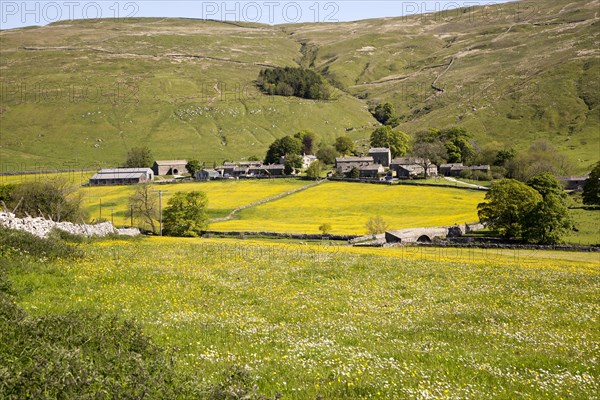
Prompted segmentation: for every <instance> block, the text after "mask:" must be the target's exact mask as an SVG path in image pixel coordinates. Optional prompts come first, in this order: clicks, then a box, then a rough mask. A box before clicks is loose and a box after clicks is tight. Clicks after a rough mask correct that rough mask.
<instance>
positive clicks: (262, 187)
mask: <svg viewBox="0 0 600 400" xmlns="http://www.w3.org/2000/svg"><path fill="white" fill-rule="evenodd" d="M309 183H310V182H306V181H300V180H296V179H274V180H261V181H249V180H246V181H244V180H227V181H216V182H190V183H176V184H161V185H155V186H154V188H153V190H163V191H164V193H163V206H164V207H166V206H167V205H168V204H167V203H168V201H169V198H170V197H171V196H173V195H174V194H175V193H177V192H191V191H193V190H200V191H203V192H205V193H206V195H207V196H208V213H209V216H210V217H211V218H215V217H224V216H226V215H227V214H229V213H230V212H231V211H232V210H233V209H234V208H236V207H240V206H243V205H246V204H251V203H253V202H255V201H258V200H262V199H267V198H269V197H273V196H277V195H278V194H281V193H285V192H288V191H290V190H294V189H296V188H299V187H302V186H305V185H307V184H309ZM80 190H81V192H82V193H83V195H84V201H85V208H86V210H87V211H88V212H89V214H90V218H92V219H98V218H100V203H102V218H105V219H109V220H110V219H111V213H112V219H114V223H115V225H129V224H130V218H129V196H131V194H132V193H133V191H134V190H135V186H101V187H100V186H89V187H82V188H81V189H80Z"/></svg>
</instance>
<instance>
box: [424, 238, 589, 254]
mask: <svg viewBox="0 0 600 400" xmlns="http://www.w3.org/2000/svg"><path fill="white" fill-rule="evenodd" d="M471 239H474V238H469V237H464V238H451V239H446V240H439V241H435V242H434V243H419V244H417V245H418V246H426V247H464V248H474V247H476V248H480V249H519V250H560V251H583V252H600V246H582V245H576V244H556V245H542V244H524V243H506V242H502V240H490V241H489V242H487V241H484V239H476V240H471ZM494 239H495V238H494Z"/></svg>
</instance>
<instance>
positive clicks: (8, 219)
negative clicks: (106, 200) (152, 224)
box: [0, 212, 140, 237]
mask: <svg viewBox="0 0 600 400" xmlns="http://www.w3.org/2000/svg"><path fill="white" fill-rule="evenodd" d="M0 225H2V226H4V227H6V228H10V229H17V230H20V231H25V232H29V233H31V234H33V235H35V236H39V237H47V236H48V234H50V232H51V231H52V229H60V230H61V231H64V232H67V233H70V234H73V235H81V236H86V237H92V236H98V237H103V236H108V235H113V234H116V235H124V236H137V235H139V234H140V230H139V229H137V228H126V229H117V228H115V227H114V226H113V224H111V223H110V222H103V223H100V224H95V225H87V224H74V223H72V222H54V221H51V220H48V219H44V218H40V217H37V218H33V217H25V218H19V217H17V216H15V215H14V214H12V213H7V212H2V213H0Z"/></svg>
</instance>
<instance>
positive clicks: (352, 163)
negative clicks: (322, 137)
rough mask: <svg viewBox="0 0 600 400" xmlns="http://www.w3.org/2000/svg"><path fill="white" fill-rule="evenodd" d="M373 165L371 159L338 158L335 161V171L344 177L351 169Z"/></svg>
mask: <svg viewBox="0 0 600 400" xmlns="http://www.w3.org/2000/svg"><path fill="white" fill-rule="evenodd" d="M373 164H375V160H374V159H373V157H371V156H369V157H339V158H336V159H335V169H336V171H337V172H338V173H339V174H341V175H345V174H347V173H348V172H350V171H351V170H352V168H358V169H360V168H361V167H368V166H369V165H373Z"/></svg>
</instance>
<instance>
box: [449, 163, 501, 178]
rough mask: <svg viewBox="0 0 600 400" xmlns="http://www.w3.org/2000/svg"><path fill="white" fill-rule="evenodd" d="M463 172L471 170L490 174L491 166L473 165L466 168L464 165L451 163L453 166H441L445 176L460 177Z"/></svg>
mask: <svg viewBox="0 0 600 400" xmlns="http://www.w3.org/2000/svg"><path fill="white" fill-rule="evenodd" d="M463 170H471V171H480V172H483V173H488V172H490V166H489V165H471V166H466V165H463V164H462V163H451V164H442V165H440V169H439V171H440V174H442V175H444V176H460V173H461V171H463Z"/></svg>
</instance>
